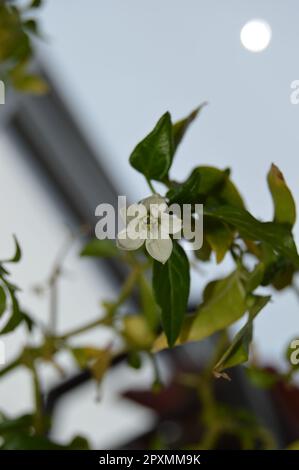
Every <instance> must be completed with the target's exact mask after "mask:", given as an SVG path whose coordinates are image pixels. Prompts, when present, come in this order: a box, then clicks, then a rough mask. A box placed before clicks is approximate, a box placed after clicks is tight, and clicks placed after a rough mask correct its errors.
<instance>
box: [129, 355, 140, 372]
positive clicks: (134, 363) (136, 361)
mask: <svg viewBox="0 0 299 470" xmlns="http://www.w3.org/2000/svg"><path fill="white" fill-rule="evenodd" d="M128 364H129V366H131V367H133V369H140V367H141V366H142V360H141V356H140V353H139V352H138V351H135V350H133V351H129V352H128Z"/></svg>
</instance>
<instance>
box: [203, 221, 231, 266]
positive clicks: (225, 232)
mask: <svg viewBox="0 0 299 470" xmlns="http://www.w3.org/2000/svg"><path fill="white" fill-rule="evenodd" d="M205 229H206V237H207V241H208V243H209V244H210V246H211V247H212V250H213V251H214V252H215V254H216V261H217V263H221V261H222V260H223V258H224V257H225V255H226V253H227V251H228V250H229V249H230V247H231V244H232V242H233V239H234V234H233V232H232V230H231V229H229V228H228V226H227V225H226V224H223V223H221V222H217V221H216V222H215V221H214V223H209V224H208V226H206V228H205Z"/></svg>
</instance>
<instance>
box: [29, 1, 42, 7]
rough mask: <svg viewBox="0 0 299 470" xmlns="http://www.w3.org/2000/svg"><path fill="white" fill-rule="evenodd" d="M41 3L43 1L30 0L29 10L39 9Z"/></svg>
mask: <svg viewBox="0 0 299 470" xmlns="http://www.w3.org/2000/svg"><path fill="white" fill-rule="evenodd" d="M42 3H43V0H32V2H31V4H30V8H39V7H40V6H41V5H42Z"/></svg>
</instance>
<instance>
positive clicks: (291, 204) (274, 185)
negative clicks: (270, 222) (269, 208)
mask: <svg viewBox="0 0 299 470" xmlns="http://www.w3.org/2000/svg"><path fill="white" fill-rule="evenodd" d="M267 179H268V185H269V189H270V192H271V196H272V200H273V204H274V221H275V222H277V223H280V224H288V225H290V226H291V227H292V226H293V225H294V223H295V221H296V204H295V201H294V199H293V196H292V193H291V191H290V189H289V188H288V186H287V184H286V182H285V179H284V177H283V174H282V173H281V171H280V170H279V168H277V166H275V165H274V164H272V166H271V168H270V171H269V173H268V178H267Z"/></svg>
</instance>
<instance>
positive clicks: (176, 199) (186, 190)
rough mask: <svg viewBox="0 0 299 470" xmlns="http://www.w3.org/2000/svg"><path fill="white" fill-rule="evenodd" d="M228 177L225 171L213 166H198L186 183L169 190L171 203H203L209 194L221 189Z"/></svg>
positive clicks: (168, 195) (168, 194)
mask: <svg viewBox="0 0 299 470" xmlns="http://www.w3.org/2000/svg"><path fill="white" fill-rule="evenodd" d="M226 178H227V174H226V172H225V171H222V170H218V168H214V167H212V166H198V167H197V168H195V169H194V170H193V171H192V173H191V174H190V176H189V177H188V178H187V180H186V181H185V182H184V183H181V184H179V185H176V186H175V187H174V188H171V189H170V190H169V191H168V193H167V197H168V198H169V203H170V204H172V203H178V204H185V203H189V204H193V203H203V202H204V199H205V197H206V196H207V195H209V194H211V193H212V192H213V191H216V189H218V190H219V188H220V187H221V185H222V184H223V183H224V181H225V179H226Z"/></svg>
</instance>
